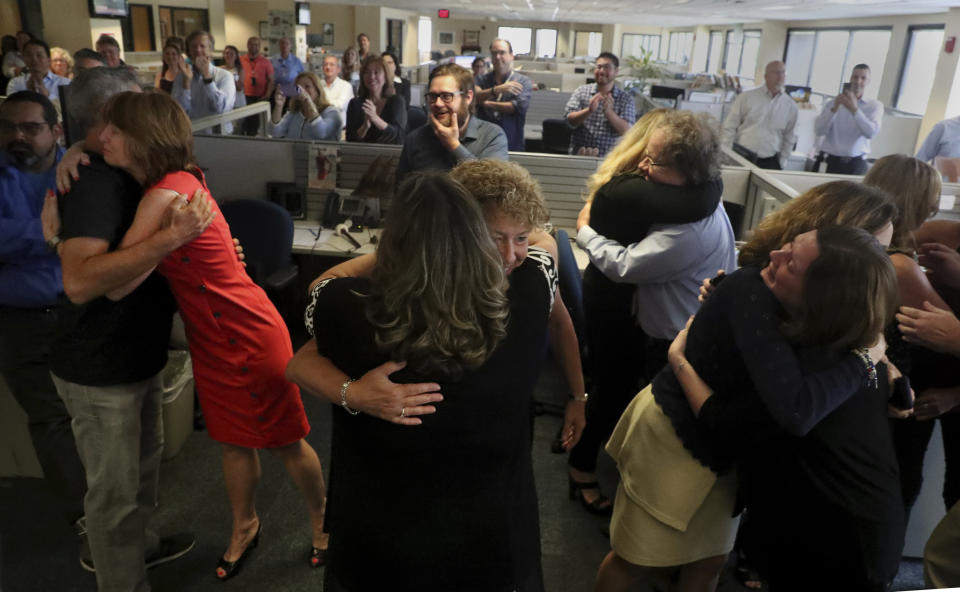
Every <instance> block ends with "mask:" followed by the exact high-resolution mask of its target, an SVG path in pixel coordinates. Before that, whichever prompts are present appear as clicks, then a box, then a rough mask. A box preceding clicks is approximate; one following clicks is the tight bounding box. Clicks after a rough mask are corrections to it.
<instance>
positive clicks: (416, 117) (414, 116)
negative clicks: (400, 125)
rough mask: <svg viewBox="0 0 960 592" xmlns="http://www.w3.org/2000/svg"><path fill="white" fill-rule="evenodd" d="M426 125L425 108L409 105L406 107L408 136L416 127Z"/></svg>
mask: <svg viewBox="0 0 960 592" xmlns="http://www.w3.org/2000/svg"><path fill="white" fill-rule="evenodd" d="M426 123H427V111H426V108H425V107H419V106H414V105H410V106H409V107H407V130H406V131H407V133H408V134H409V133H410V132H412V131H413V130H415V129H417V128H418V127H423V126H424V125H426Z"/></svg>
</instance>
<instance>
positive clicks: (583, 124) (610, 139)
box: [563, 51, 637, 156]
mask: <svg viewBox="0 0 960 592" xmlns="http://www.w3.org/2000/svg"><path fill="white" fill-rule="evenodd" d="M619 72H620V59H619V58H617V56H616V55H614V54H612V53H610V52H609V51H605V52H602V53H601V54H600V55H599V56H597V61H596V63H595V64H594V68H593V78H594V80H595V81H596V82H593V83H591V84H584V85H583V86H580V87H578V88H577V90H575V91H573V94H572V95H570V100H569V101H567V105H566V107H564V110H563V116H564V118H566V120H567V123H569V124H570V127H572V128H573V133H572V134H571V135H570V153H571V154H583V155H587V156H604V155H606V153H607V152H610V149H611V148H613V147H614V146H615V145H616V144H617V142H618V141H619V140H620V136H622V135H623V134H625V133H626V132H627V130H628V129H630V126H631V125H633V122H635V121H636V120H637V108H636V106H635V105H634V103H633V96H632V95H631V94H630V93H628V92H626V91H625V90H623V89H621V88H618V87H617V86H616V85H615V84H614V82H615V81H616V79H617V74H618V73H619Z"/></svg>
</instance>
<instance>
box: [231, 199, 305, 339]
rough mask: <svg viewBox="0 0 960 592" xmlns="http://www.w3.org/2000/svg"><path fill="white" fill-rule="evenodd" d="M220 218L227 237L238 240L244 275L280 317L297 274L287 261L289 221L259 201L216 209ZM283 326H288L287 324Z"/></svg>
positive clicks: (290, 234) (278, 208)
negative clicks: (222, 220) (266, 298)
mask: <svg viewBox="0 0 960 592" xmlns="http://www.w3.org/2000/svg"><path fill="white" fill-rule="evenodd" d="M220 211H221V212H223V218H224V220H226V221H227V224H229V225H230V234H232V235H233V237H234V238H236V239H239V240H240V245H241V246H243V253H244V255H245V258H244V261H245V262H246V264H247V274H248V275H249V276H250V279H252V280H253V281H254V282H255V283H256V284H257V285H258V286H260V287H261V288H263V289H264V291H265V292H266V293H267V296H269V297H270V300H271V301H272V302H273V304H274V306H276V307H277V310H279V311H280V314H281V316H283V318H284V320H288V317H287V316H286V315H285V314H284V312H285V311H289V310H290V309H289V308H287V307H286V306H283V305H284V304H286V302H287V300H288V299H287V298H286V297H285V294H286V292H288V289H289V288H290V287H291V286H292V285H293V283H294V281H295V280H296V279H297V272H298V271H299V270H298V268H297V266H296V264H295V263H294V262H293V259H292V257H291V248H292V247H293V220H292V219H291V218H290V214H289V213H288V212H287V210H285V209H284V208H282V207H281V206H279V205H277V204H275V203H273V202H269V201H266V200H259V199H238V200H234V201H228V202H225V203H223V204H222V205H221V206H220ZM287 325H288V326H290V321H289V320H288V322H287Z"/></svg>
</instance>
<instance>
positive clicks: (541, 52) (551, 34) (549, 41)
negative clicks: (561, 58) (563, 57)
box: [537, 29, 557, 58]
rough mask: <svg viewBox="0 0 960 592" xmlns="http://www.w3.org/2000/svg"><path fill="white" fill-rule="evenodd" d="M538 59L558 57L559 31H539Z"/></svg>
mask: <svg viewBox="0 0 960 592" xmlns="http://www.w3.org/2000/svg"><path fill="white" fill-rule="evenodd" d="M537 57H538V58H555V57H557V30H556V29H537Z"/></svg>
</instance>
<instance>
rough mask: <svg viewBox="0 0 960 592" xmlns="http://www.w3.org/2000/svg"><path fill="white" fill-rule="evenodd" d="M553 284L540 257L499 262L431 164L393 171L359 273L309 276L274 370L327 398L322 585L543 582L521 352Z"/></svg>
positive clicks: (546, 308)
mask: <svg viewBox="0 0 960 592" xmlns="http://www.w3.org/2000/svg"><path fill="white" fill-rule="evenodd" d="M543 213H544V212H543V211H541V212H540V215H542V214H543ZM411 262H415V263H416V264H414V265H411ZM507 272H509V277H510V280H509V284H508V282H507ZM555 290H556V275H555V272H554V270H553V265H552V259H550V258H549V257H547V258H545V259H541V260H537V259H534V258H524V259H523V260H514V261H511V262H505V261H504V260H503V258H502V257H501V255H500V254H499V253H498V249H497V245H495V244H494V241H493V240H491V236H490V232H489V230H488V228H487V224H486V223H485V221H484V216H483V213H482V211H481V209H480V207H479V206H478V204H477V202H476V200H474V198H473V197H472V196H471V195H470V193H468V192H467V190H466V189H465V188H464V187H463V186H462V185H460V184H459V183H457V182H455V181H453V180H451V179H450V177H449V176H447V175H446V174H436V173H428V174H415V175H411V176H410V177H408V178H407V180H405V181H404V182H403V184H402V185H401V186H400V188H399V190H398V194H397V196H396V197H395V198H394V202H393V207H392V208H391V209H390V213H389V215H388V217H387V222H386V226H385V228H384V231H383V234H382V236H381V240H380V243H379V246H378V249H377V257H376V262H375V264H374V267H373V270H372V274H371V276H370V277H369V278H345V277H339V278H332V279H331V278H326V279H322V280H320V281H319V282H318V283H317V284H316V285H315V287H314V288H313V294H312V301H311V305H310V306H309V307H308V309H307V321H308V327H309V328H310V329H312V332H313V334H314V341H313V342H312V343H308V344H307V345H306V346H304V348H302V349H301V350H300V351H299V352H297V354H296V356H294V359H293V360H292V361H291V363H290V365H289V366H288V370H287V374H288V376H289V377H291V378H294V379H295V380H296V381H297V382H298V383H300V384H301V385H302V386H303V387H304V388H305V389H306V390H308V391H310V392H313V393H316V394H318V395H320V396H323V397H325V398H327V399H329V400H330V401H331V402H333V403H335V404H336V405H337V407H336V408H335V410H334V413H333V434H332V436H333V443H332V449H331V450H332V452H331V454H332V458H331V476H330V482H331V487H330V497H329V501H328V510H327V525H328V527H329V531H330V542H331V546H330V551H329V553H328V557H327V558H328V567H327V572H326V578H327V580H328V582H327V583H328V584H329V585H330V586H331V589H344V590H380V589H391V590H401V591H408V590H410V591H412V590H418V591H419V590H467V591H478V592H479V591H481V590H482V591H492V590H503V591H504V592H506V591H508V590H520V591H529V590H532V591H540V590H543V579H542V574H541V568H540V546H539V545H540V541H539V528H538V518H537V500H536V491H535V489H534V482H533V466H532V459H531V450H530V444H531V437H532V433H531V429H530V425H531V421H532V416H531V413H532V395H533V386H534V384H535V383H536V379H537V375H538V373H539V368H540V364H538V363H531V360H530V353H531V352H538V351H543V349H544V348H545V346H546V342H547V321H548V317H549V315H550V310H551V306H552V304H553V302H552V296H553V294H554V292H555ZM390 375H392V380H394V381H395V382H396V383H398V384H393V385H387V388H385V389H382V392H378V390H377V389H376V388H372V387H371V383H376V382H378V381H379V382H381V383H382V382H384V381H386V380H387V378H386V377H387V376H390ZM331 377H334V378H333V379H332V378H331ZM353 377H356V379H354V378H353ZM338 383H340V384H339V386H337V385H338ZM441 393H442V394H441ZM388 484H393V485H388Z"/></svg>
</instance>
